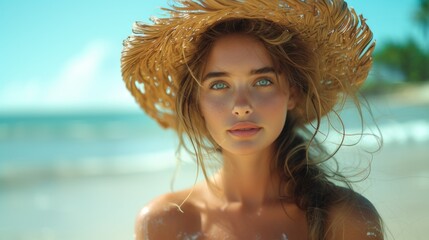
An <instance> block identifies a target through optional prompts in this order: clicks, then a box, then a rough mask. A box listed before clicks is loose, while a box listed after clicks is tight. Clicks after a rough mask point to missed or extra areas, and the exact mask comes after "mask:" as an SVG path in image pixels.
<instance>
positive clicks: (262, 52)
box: [199, 34, 295, 154]
mask: <svg viewBox="0 0 429 240" xmlns="http://www.w3.org/2000/svg"><path fill="white" fill-rule="evenodd" d="M280 81H284V82H287V80H286V79H284V76H283V75H282V74H278V73H276V72H275V70H274V64H273V62H272V60H271V57H270V55H269V53H268V51H267V50H266V49H265V47H264V45H263V44H262V43H261V42H260V41H258V40H257V39H255V38H253V37H251V36H247V35H243V34H231V35H227V36H223V37H221V38H220V39H218V40H216V41H215V43H214V45H213V47H212V49H211V51H210V52H209V55H208V58H207V63H206V67H205V69H203V79H202V87H201V92H200V98H199V105H200V109H201V112H202V114H203V118H204V120H205V124H206V127H207V130H208V131H209V133H210V134H211V136H212V138H213V139H214V140H215V141H216V143H217V144H218V145H219V146H220V147H221V148H222V151H227V152H230V153H232V154H254V153H257V152H261V151H264V150H268V149H269V147H270V146H271V145H272V143H273V142H274V141H275V139H276V138H277V137H278V136H279V134H280V132H281V130H282V129H283V126H284V124H285V121H286V113H287V111H288V110H289V109H292V108H293V107H294V106H295V100H294V98H293V94H291V88H289V84H281V85H282V88H281V87H280ZM284 86H286V89H285V87H284Z"/></svg>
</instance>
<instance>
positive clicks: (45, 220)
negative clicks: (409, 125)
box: [0, 143, 429, 240]
mask: <svg viewBox="0 0 429 240" xmlns="http://www.w3.org/2000/svg"><path fill="white" fill-rule="evenodd" d="M428 144H429V143H425V144H410V145H407V146H388V147H385V148H384V149H383V150H382V151H380V152H379V153H377V154H376V155H375V158H374V160H373V164H372V166H373V167H372V172H371V175H370V176H369V178H368V179H367V180H366V181H364V182H362V183H360V184H359V185H358V186H357V190H358V191H360V192H361V193H362V194H363V195H365V196H366V197H367V198H369V199H370V200H371V201H372V202H373V203H374V205H375V206H376V207H377V209H378V210H379V212H380V214H381V215H382V216H383V218H384V221H385V223H386V226H387V229H388V231H389V234H388V235H389V238H388V239H396V240H408V239H413V240H419V239H420V240H425V239H427V234H426V231H425V230H426V229H425V228H426V227H427V226H428V223H429V215H428V214H427V213H428V212H429V204H428V202H429V162H428V161H427V160H428V159H427V155H428V153H429V151H428V149H427V146H428ZM410 153H411V154H410ZM173 170H174V169H172V168H170V169H166V170H162V171H155V172H141V173H136V174H129V175H118V176H98V177H95V176H93V177H81V178H65V179H44V180H39V181H38V182H21V183H14V184H12V185H3V186H2V196H0V204H1V205H0V206H1V207H0V208H1V212H2V214H1V216H0V238H1V239H33V240H34V239H40V240H42V239H43V240H48V239H62V240H72V239H82V240H85V239H88V240H89V239H106V240H110V239H111V240H113V239H133V222H134V218H135V216H136V213H137V211H138V210H139V208H140V207H142V206H143V205H144V204H145V203H147V202H148V201H150V199H152V198H154V197H155V196H157V195H159V194H162V193H164V192H167V191H170V180H171V176H172V174H173ZM194 176H195V169H193V166H191V165H186V166H184V167H183V168H182V170H181V173H180V176H179V177H178V179H177V181H176V186H177V188H182V187H184V186H190V185H192V182H193V179H194ZM392 236H393V237H392Z"/></svg>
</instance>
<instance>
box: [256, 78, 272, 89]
mask: <svg viewBox="0 0 429 240" xmlns="http://www.w3.org/2000/svg"><path fill="white" fill-rule="evenodd" d="M261 81H267V84H264V85H260V82H261ZM272 84H273V81H271V80H270V79H268V78H262V79H259V80H258V81H256V83H255V85H256V86H260V87H267V86H270V85H272Z"/></svg>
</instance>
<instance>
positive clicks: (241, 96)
mask: <svg viewBox="0 0 429 240" xmlns="http://www.w3.org/2000/svg"><path fill="white" fill-rule="evenodd" d="M252 113H253V108H252V105H251V104H250V102H249V99H248V98H247V96H246V94H245V93H238V96H237V98H236V100H235V103H234V106H233V108H232V114H233V115H235V116H237V117H244V116H247V115H250V114H252Z"/></svg>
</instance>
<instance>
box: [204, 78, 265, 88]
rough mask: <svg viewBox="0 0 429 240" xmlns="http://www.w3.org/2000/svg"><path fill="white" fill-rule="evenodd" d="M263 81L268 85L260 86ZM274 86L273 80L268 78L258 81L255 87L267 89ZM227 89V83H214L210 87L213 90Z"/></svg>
mask: <svg viewBox="0 0 429 240" xmlns="http://www.w3.org/2000/svg"><path fill="white" fill-rule="evenodd" d="M261 81H266V82H267V83H266V84H262V85H261V84H260V83H261ZM272 84H273V81H272V80H270V79H268V78H262V79H259V80H258V81H256V83H255V86H259V87H267V86H270V85H272ZM219 85H222V87H219ZM216 86H217V87H216ZM225 88H228V85H227V84H226V83H224V82H214V83H212V84H211V85H210V89H213V90H222V89H225Z"/></svg>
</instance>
